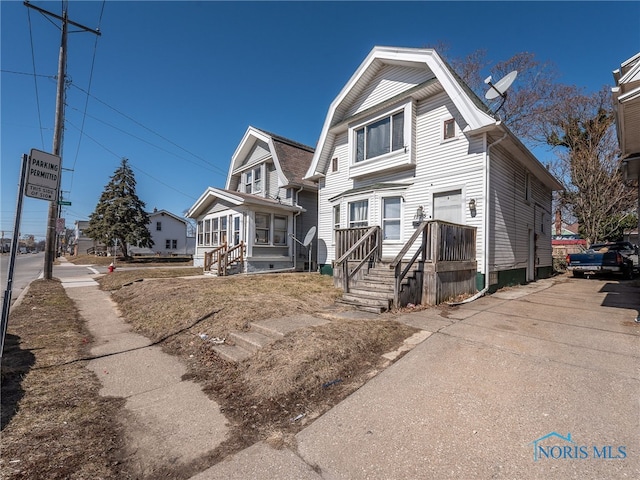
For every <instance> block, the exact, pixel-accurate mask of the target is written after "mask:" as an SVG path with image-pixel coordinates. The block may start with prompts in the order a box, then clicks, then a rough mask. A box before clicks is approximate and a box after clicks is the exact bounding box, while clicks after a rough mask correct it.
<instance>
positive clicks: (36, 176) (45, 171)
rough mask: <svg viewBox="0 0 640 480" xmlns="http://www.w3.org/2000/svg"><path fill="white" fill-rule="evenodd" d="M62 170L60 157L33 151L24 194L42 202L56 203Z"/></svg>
mask: <svg viewBox="0 0 640 480" xmlns="http://www.w3.org/2000/svg"><path fill="white" fill-rule="evenodd" d="M61 170H62V161H61V159H60V157H59V156H57V155H52V154H50V153H46V152H42V151H40V150H36V149H32V150H31V154H30V155H29V164H28V165H27V180H26V185H25V189H24V194H25V195H26V196H27V197H32V198H39V199H40V200H49V201H56V200H57V199H58V190H59V188H60V177H61Z"/></svg>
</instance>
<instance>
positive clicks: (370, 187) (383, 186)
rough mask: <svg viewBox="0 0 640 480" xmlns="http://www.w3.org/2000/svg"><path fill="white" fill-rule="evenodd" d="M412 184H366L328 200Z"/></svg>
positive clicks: (405, 186) (400, 187) (406, 186)
mask: <svg viewBox="0 0 640 480" xmlns="http://www.w3.org/2000/svg"><path fill="white" fill-rule="evenodd" d="M411 185H412V184H410V183H373V184H371V185H366V186H364V187H357V188H351V189H349V190H345V191H344V192H342V193H339V194H338V195H336V196H334V197H331V198H330V199H329V201H330V202H333V201H334V200H337V199H339V198H343V197H348V196H351V195H356V194H358V193H367V192H373V191H377V190H394V189H405V188H409V187H410V186H411Z"/></svg>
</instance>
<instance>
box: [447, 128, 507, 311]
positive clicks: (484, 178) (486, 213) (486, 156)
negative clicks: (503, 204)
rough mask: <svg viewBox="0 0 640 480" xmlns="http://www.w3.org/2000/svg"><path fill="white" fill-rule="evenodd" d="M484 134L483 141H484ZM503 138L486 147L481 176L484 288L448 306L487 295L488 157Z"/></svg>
mask: <svg viewBox="0 0 640 480" xmlns="http://www.w3.org/2000/svg"><path fill="white" fill-rule="evenodd" d="M486 138H487V136H486V134H485V141H486ZM505 138H507V132H505V133H504V135H502V137H500V138H499V139H497V140H496V141H494V142H493V143H490V144H489V145H487V153H486V154H485V166H484V176H483V183H484V219H483V223H484V228H483V230H484V238H483V239H482V240H483V243H484V247H483V248H484V288H483V289H482V290H480V291H479V292H478V293H476V294H475V295H474V296H472V297H469V298H467V299H465V300H463V301H461V302H456V303H450V304H449V305H461V304H463V303H469V302H473V301H474V300H477V299H478V298H480V297H482V296H483V295H484V294H485V293H487V290H489V225H490V223H489V218H490V215H489V211H490V209H489V206H490V205H489V196H490V192H489V185H490V175H489V173H490V172H489V170H490V169H489V167H490V164H491V157H490V154H489V152H490V150H491V147H493V146H495V145H497V144H498V143H500V142H501V141H503V140H504V139H505Z"/></svg>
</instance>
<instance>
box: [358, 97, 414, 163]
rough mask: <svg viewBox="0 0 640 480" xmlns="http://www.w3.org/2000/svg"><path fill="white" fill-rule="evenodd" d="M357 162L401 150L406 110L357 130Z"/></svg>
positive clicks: (403, 143)
mask: <svg viewBox="0 0 640 480" xmlns="http://www.w3.org/2000/svg"><path fill="white" fill-rule="evenodd" d="M355 136H356V156H355V160H356V163H357V162H363V161H365V160H369V159H371V158H375V157H379V156H381V155H385V154H387V153H391V152H395V151H398V150H401V149H403V148H404V146H405V142H404V110H402V111H400V112H397V113H395V114H392V115H389V116H387V117H384V118H381V119H378V120H376V121H375V122H372V123H369V124H368V125H364V126H362V127H360V128H358V129H356V130H355Z"/></svg>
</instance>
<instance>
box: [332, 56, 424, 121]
mask: <svg viewBox="0 0 640 480" xmlns="http://www.w3.org/2000/svg"><path fill="white" fill-rule="evenodd" d="M433 76H434V75H433V73H432V72H431V71H430V70H428V69H417V68H411V67H404V66H398V65H386V66H384V67H382V68H381V69H380V70H379V71H378V72H377V73H376V74H375V76H374V77H373V78H372V79H371V81H370V82H369V83H368V84H367V86H366V87H365V88H364V90H363V91H362V92H361V93H360V94H359V95H358V96H357V97H356V98H354V101H353V102H352V103H351V105H352V107H351V108H350V109H348V110H347V111H346V113H345V115H344V118H347V117H350V116H352V115H355V114H357V113H360V112H363V111H365V110H366V109H368V108H371V107H373V106H375V105H377V104H379V103H380V102H383V101H385V100H388V99H389V98H392V97H394V96H396V95H398V94H400V93H402V92H404V91H406V90H408V89H410V88H412V87H415V86H416V85H418V84H420V83H423V82H426V81H427V80H429V79H430V78H433Z"/></svg>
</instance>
